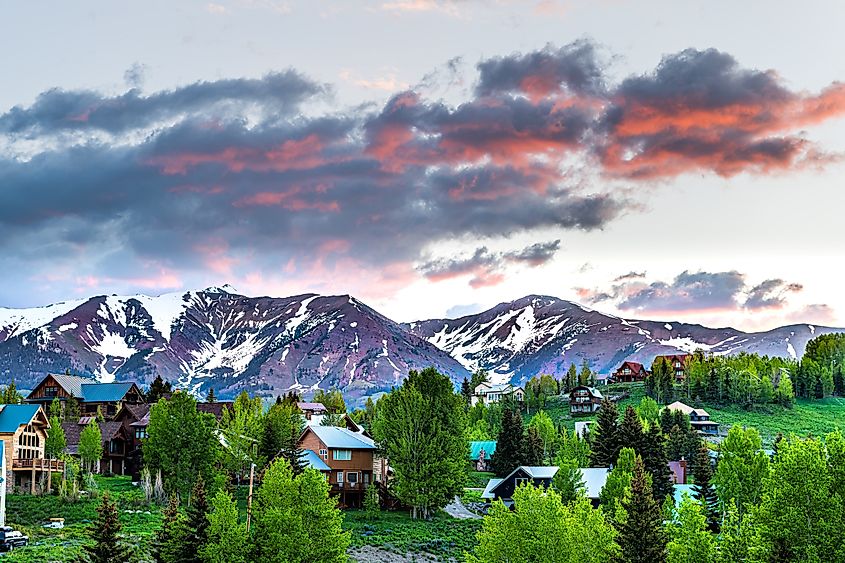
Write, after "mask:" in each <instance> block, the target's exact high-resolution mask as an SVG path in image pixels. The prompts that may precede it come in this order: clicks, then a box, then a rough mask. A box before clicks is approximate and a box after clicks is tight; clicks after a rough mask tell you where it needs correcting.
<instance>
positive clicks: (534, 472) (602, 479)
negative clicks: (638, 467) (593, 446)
mask: <svg viewBox="0 0 845 563" xmlns="http://www.w3.org/2000/svg"><path fill="white" fill-rule="evenodd" d="M558 469H559V467H558V466H556V465H552V466H548V467H529V466H520V467H517V468H516V469H514V470H513V472H511V474H510V475H508V476H507V477H505V478H504V479H490V481H488V482H487V486H486V487H485V488H484V492H483V493H482V494H481V498H483V499H486V500H488V501H492V500H501V501H502V502H504V503H505V505H507V506H512V505H513V493H514V491H515V490H516V487H518V486H519V485H520V484H522V483H531V484H532V485H534V486H535V487H543V488H544V489H548V488H549V485H550V484H551V482H552V479H554V476H555V475H556V474H557V472H558ZM580 471H581V482H582V483H584V494H585V496H586V497H587V498H588V499H589V500H590V502H592V503H593V505H594V506H598V504H599V496H600V495H601V490H602V489H603V488H604V485H605V483H606V482H607V476H608V474H609V473H610V469H609V468H607V467H582V468H580Z"/></svg>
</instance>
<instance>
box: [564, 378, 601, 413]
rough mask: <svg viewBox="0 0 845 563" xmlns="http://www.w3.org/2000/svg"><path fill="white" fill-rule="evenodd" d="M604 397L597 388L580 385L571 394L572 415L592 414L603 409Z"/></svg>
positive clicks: (570, 409) (570, 406)
mask: <svg viewBox="0 0 845 563" xmlns="http://www.w3.org/2000/svg"><path fill="white" fill-rule="evenodd" d="M602 399H604V395H602V394H601V391H599V390H598V389H596V388H595V387H587V386H586V385H579V386H578V387H575V388H573V389H572V391H570V392H569V412H570V414H572V415H575V416H577V415H582V414H591V413H594V412H596V411H597V410H599V408H601V402H602Z"/></svg>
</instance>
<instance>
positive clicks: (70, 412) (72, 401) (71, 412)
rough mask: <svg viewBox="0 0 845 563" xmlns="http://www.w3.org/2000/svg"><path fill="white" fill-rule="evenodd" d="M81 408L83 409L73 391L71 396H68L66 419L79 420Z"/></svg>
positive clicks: (70, 420)
mask: <svg viewBox="0 0 845 563" xmlns="http://www.w3.org/2000/svg"><path fill="white" fill-rule="evenodd" d="M81 410H82V409H80V408H79V399H77V398H76V397H74V395H73V393H71V394H70V397H68V398H67V400H66V401H65V413H64V421H65V422H79V416H80V413H81Z"/></svg>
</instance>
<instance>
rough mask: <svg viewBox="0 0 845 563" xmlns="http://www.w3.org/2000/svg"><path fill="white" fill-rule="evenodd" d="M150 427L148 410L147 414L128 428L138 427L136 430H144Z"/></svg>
mask: <svg viewBox="0 0 845 563" xmlns="http://www.w3.org/2000/svg"><path fill="white" fill-rule="evenodd" d="M149 425H150V411H149V410H148V411H147V413H146V414H145V415H144V416H142V417H141V418H139V419H138V420H137V421H136V422H133V423H132V424H130V425H129V426H133V427H138V428H146V427H147V426H149Z"/></svg>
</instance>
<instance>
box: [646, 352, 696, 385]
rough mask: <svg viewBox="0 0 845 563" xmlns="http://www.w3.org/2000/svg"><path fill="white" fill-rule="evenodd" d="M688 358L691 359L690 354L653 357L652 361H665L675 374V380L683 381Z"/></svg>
mask: <svg viewBox="0 0 845 563" xmlns="http://www.w3.org/2000/svg"><path fill="white" fill-rule="evenodd" d="M690 358H692V354H664V355H661V356H655V357H654V361H655V362H659V361H660V360H661V359H663V360H666V361H667V362H668V363H669V365H670V366H672V370H673V371H674V372H675V379H676V380H678V381H683V380H684V377H685V375H686V368H687V362H688V361H689V359H690Z"/></svg>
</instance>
